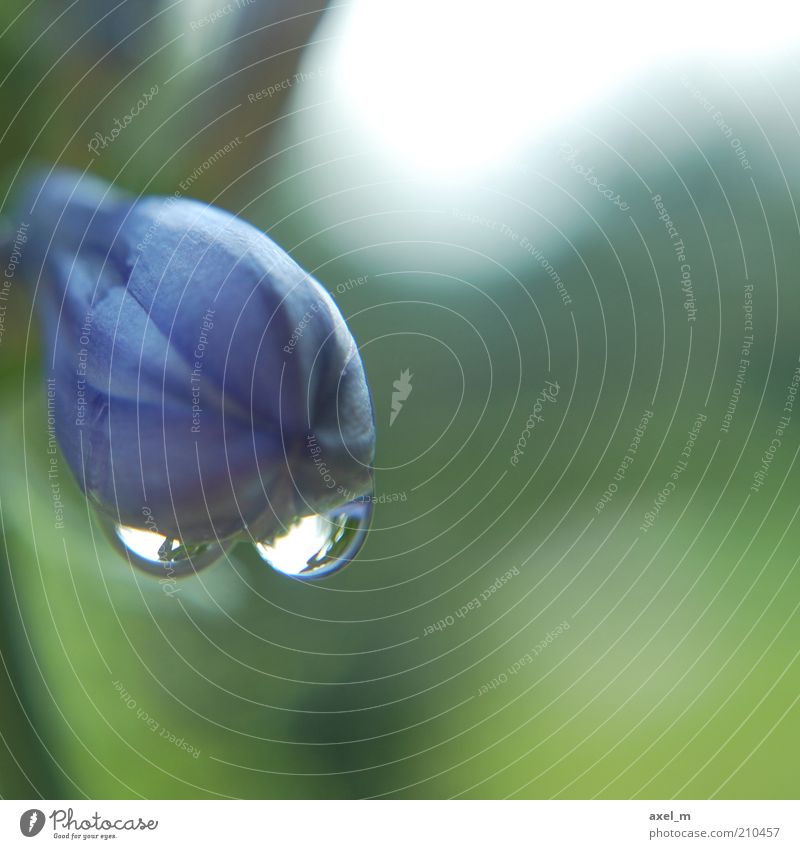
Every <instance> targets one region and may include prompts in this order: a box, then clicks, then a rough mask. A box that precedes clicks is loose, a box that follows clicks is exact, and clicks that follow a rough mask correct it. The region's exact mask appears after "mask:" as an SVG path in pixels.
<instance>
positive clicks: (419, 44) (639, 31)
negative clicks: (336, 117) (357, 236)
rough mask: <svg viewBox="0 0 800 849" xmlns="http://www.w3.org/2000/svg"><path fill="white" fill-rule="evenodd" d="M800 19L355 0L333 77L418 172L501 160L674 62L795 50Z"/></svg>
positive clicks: (656, 8) (719, 9) (679, 5)
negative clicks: (624, 84)
mask: <svg viewBox="0 0 800 849" xmlns="http://www.w3.org/2000/svg"><path fill="white" fill-rule="evenodd" d="M799 19H800V9H798V8H797V7H796V6H795V3H793V2H792V3H789V2H786V0H761V2H759V3H758V4H756V5H755V6H748V7H746V8H745V9H742V10H737V7H736V4H731V3H730V2H728V0H671V2H670V3H669V4H666V5H665V4H662V3H648V2H644V0H606V2H603V3H597V2H594V3H591V4H590V3H582V2H578V3H575V2H571V3H566V2H536V0H490V2H489V1H488V0H487V2H474V0H355V2H354V3H353V5H352V8H351V10H350V12H349V16H348V19H347V20H346V22H345V26H344V32H343V36H342V39H341V42H340V45H339V52H338V56H337V59H336V72H337V76H338V79H339V81H340V84H341V85H342V89H343V93H344V96H345V100H346V101H347V102H348V103H349V104H350V106H351V107H352V108H354V109H355V111H356V112H357V114H358V116H359V123H361V124H362V125H363V126H365V127H366V128H367V129H368V130H369V131H370V132H371V133H373V134H374V135H377V137H378V138H379V140H380V141H381V142H382V144H383V145H385V146H386V147H387V148H388V149H389V150H390V151H392V152H393V153H395V154H396V155H398V156H399V157H400V158H402V159H403V160H405V161H407V162H409V163H411V164H412V165H414V166H416V167H421V168H427V169H433V170H437V171H443V170H445V171H450V172H464V171H466V170H467V169H471V168H475V167H479V166H481V165H485V164H489V163H494V162H499V161H501V160H502V158H503V156H504V155H505V154H508V153H509V152H510V151H512V150H513V149H514V148H518V147H519V146H520V145H521V144H522V143H523V142H525V141H526V140H527V139H529V138H530V137H531V135H532V134H533V133H534V132H536V131H541V130H543V129H545V128H547V127H550V126H552V125H553V124H555V123H557V122H558V121H559V120H563V119H564V118H565V117H566V116H568V115H570V114H573V113H574V112H576V111H577V110H578V109H579V108H580V107H581V106H584V105H586V104H587V103H591V101H592V100H593V99H594V98H597V97H598V96H601V95H603V94H604V93H606V92H608V91H610V90H611V89H612V88H613V86H614V85H615V84H617V83H619V82H621V81H622V80H624V79H626V78H630V77H631V76H632V75H633V74H634V73H635V72H636V71H637V70H640V69H641V68H643V67H646V66H647V65H649V64H655V63H656V62H659V61H662V60H664V59H665V58H666V59H669V58H670V57H673V58H674V59H675V60H676V61H675V63H674V65H675V66H676V67H675V73H676V75H677V73H679V69H678V67H677V66H678V65H679V60H680V58H681V57H682V56H683V55H685V54H686V53H687V52H689V53H694V54H695V55H700V56H708V55H710V54H713V55H716V56H719V55H720V54H726V53H728V54H730V53H732V54H736V55H739V56H741V55H742V54H745V53H750V52H754V51H757V50H763V49H766V48H775V47H777V46H779V45H782V44H786V43H789V42H791V41H793V40H794V39H795V38H796V36H797V33H798V21H799Z"/></svg>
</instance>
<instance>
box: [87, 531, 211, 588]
mask: <svg viewBox="0 0 800 849" xmlns="http://www.w3.org/2000/svg"><path fill="white" fill-rule="evenodd" d="M102 522H103V524H104V526H105V527H106V530H107V532H108V535H109V537H110V538H111V541H112V542H113V543H114V544H115V545H116V546H117V548H119V549H120V550H121V551H122V553H123V554H124V555H125V556H126V557H128V558H130V562H131V563H132V564H133V565H134V566H136V567H137V568H139V569H141V570H142V571H144V572H147V573H149V574H150V575H156V576H158V577H160V578H181V577H183V576H184V575H193V574H194V573H195V572H199V571H200V570H201V569H205V568H206V567H207V566H210V565H211V564H212V563H214V562H216V561H217V560H219V558H220V557H222V555H223V554H224V553H225V549H226V548H227V545H225V544H219V543H201V544H200V545H188V544H186V543H182V542H180V541H179V540H176V539H170V538H168V537H165V536H163V535H162V534H157V533H155V532H154V531H148V530H142V529H141V528H133V527H129V526H127V525H120V524H118V523H116V522H112V521H111V520H109V519H106V518H105V517H102Z"/></svg>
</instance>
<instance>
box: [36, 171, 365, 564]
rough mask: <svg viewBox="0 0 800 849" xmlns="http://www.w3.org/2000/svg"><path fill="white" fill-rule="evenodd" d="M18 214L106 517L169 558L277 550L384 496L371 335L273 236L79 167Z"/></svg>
mask: <svg viewBox="0 0 800 849" xmlns="http://www.w3.org/2000/svg"><path fill="white" fill-rule="evenodd" d="M20 214H21V215H22V216H26V217H27V220H28V221H29V230H28V239H29V241H28V246H27V249H26V251H25V255H24V260H23V265H22V266H21V268H20V271H21V273H22V274H23V275H24V276H25V277H26V278H27V279H28V280H29V281H30V283H31V285H32V286H35V294H34V299H35V306H36V308H37V310H38V311H39V313H40V315H41V317H42V320H43V324H44V338H45V353H46V368H47V371H48V374H49V376H50V380H51V381H52V384H51V385H52V386H53V387H54V390H55V421H56V433H57V436H58V440H59V443H60V446H61V450H62V452H63V454H64V456H65V458H66V460H67V463H68V464H69V466H70V468H71V469H72V471H73V472H74V474H75V476H76V478H77V480H78V482H79V484H80V486H81V487H82V489H83V490H84V492H85V493H86V495H87V496H88V497H89V499H90V500H91V501H92V503H93V504H94V505H95V506H96V507H97V509H98V510H99V511H101V512H102V513H104V514H106V515H108V516H109V517H110V518H111V519H112V520H113V522H115V523H119V524H120V525H123V526H127V527H129V528H135V529H140V530H142V531H151V532H154V533H157V534H159V535H161V536H162V537H164V538H165V539H166V543H167V549H166V551H167V556H166V557H162V558H161V559H163V560H165V561H168V560H174V559H177V558H176V557H170V556H169V545H170V541H173V540H174V541H175V542H176V544H178V543H180V544H181V545H182V546H184V547H185V548H182V549H181V551H185V550H186V548H189V547H190V546H195V545H199V544H200V545H202V544H207V543H216V542H218V541H221V540H225V541H228V540H232V539H235V538H236V537H237V536H239V537H241V538H245V539H251V540H253V541H255V542H259V541H262V542H263V541H268V542H269V541H272V540H273V539H274V538H275V537H276V536H279V535H280V534H282V533H283V532H285V530H286V528H288V527H289V526H290V525H292V524H293V523H295V522H296V521H297V520H298V519H300V518H301V517H307V516H312V515H317V514H322V515H326V514H329V513H330V512H331V511H336V510H337V509H339V508H341V507H342V506H343V505H344V504H345V503H346V502H348V501H350V499H352V494H353V493H368V492H369V491H370V489H371V463H372V459H373V453H374V445H375V428H374V422H373V414H372V405H371V401H370V395H369V389H368V387H367V382H366V378H365V375H364V368H363V365H362V362H361V358H360V356H359V352H358V349H357V346H356V343H355V340H354V339H353V337H352V335H351V334H350V331H349V329H348V327H347V325H346V324H345V322H344V319H343V318H342V316H341V314H340V312H339V310H338V309H337V307H336V305H335V304H334V303H333V301H332V300H331V298H330V297H329V295H328V294H327V292H325V290H324V289H323V288H322V287H321V286H320V285H319V283H317V281H316V280H314V279H313V278H312V277H310V276H309V275H308V274H306V272H304V271H303V270H302V269H301V268H300V267H299V266H298V265H297V264H296V263H295V262H294V261H293V260H292V259H291V257H289V255H288V254H287V253H286V252H285V251H284V250H283V249H282V248H280V247H279V246H278V245H276V244H275V243H274V242H273V241H272V240H271V239H269V238H268V237H267V236H265V235H264V234H263V233H262V232H261V231H259V230H257V229H256V228H255V227H252V226H251V225H250V224H247V223H246V222H244V221H242V220H240V219H239V218H237V217H236V216H234V215H231V214H230V213H228V212H224V211H223V210H220V209H216V208H214V207H212V206H208V205H206V204H204V203H200V202H198V201H193V200H187V199H182V198H179V197H167V198H164V197H145V198H141V199H139V200H132V199H131V198H129V197H128V196H125V195H122V194H120V193H119V192H117V191H116V190H114V189H112V188H111V187H110V186H108V185H106V184H105V183H103V182H101V181H99V180H96V179H94V178H88V177H85V176H82V175H80V174H76V173H73V172H68V171H55V172H54V173H53V174H52V175H50V176H49V177H47V178H46V179H38V180H34V181H32V182H31V183H30V184H29V186H28V188H27V191H26V192H25V202H24V208H23V209H22V210H21V213H20ZM322 467H324V469H325V472H324V473H321V471H320V469H321V468H322ZM352 553H353V552H350V556H352ZM162 554H163V552H162ZM195 565H196V564H195ZM327 571H329V570H327Z"/></svg>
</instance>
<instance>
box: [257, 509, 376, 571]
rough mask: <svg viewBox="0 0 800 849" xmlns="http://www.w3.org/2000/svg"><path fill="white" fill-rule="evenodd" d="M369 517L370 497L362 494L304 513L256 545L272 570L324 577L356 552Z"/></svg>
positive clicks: (345, 563) (361, 542) (361, 541)
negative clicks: (317, 511) (318, 511)
mask: <svg viewBox="0 0 800 849" xmlns="http://www.w3.org/2000/svg"><path fill="white" fill-rule="evenodd" d="M371 518H372V496H371V495H364V496H361V497H360V498H356V499H355V500H354V501H350V502H348V503H347V504H343V505H342V506H341V507H337V508H336V509H334V510H331V511H330V512H328V513H321V514H317V515H314V516H303V517H302V518H300V519H298V520H297V521H296V522H295V523H294V524H292V525H290V526H289V527H288V528H287V529H286V530H285V532H284V533H283V534H280V535H277V536H275V537H273V538H272V539H270V540H266V541H264V542H259V543H257V544H256V551H258V554H259V556H260V557H261V558H262V560H265V561H266V562H267V563H268V564H269V565H270V566H271V567H272V568H273V569H275V570H276V571H277V572H280V573H281V574H283V575H289V576H291V577H293V578H302V579H309V578H323V577H325V576H327V575H330V574H332V573H333V572H337V571H338V570H339V569H341V568H342V567H343V566H346V565H347V564H348V563H349V562H350V561H351V560H352V559H353V558H354V557H355V556H356V554H357V553H358V551H359V549H360V548H361V546H362V545H363V544H364V540H365V539H366V536H367V529H368V528H369V523H370V519H371Z"/></svg>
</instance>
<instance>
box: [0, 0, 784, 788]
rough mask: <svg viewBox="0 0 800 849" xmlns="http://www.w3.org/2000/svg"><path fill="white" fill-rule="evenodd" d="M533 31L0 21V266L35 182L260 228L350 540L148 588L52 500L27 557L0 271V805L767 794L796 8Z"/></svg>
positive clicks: (776, 697) (35, 420) (161, 15)
mask: <svg viewBox="0 0 800 849" xmlns="http://www.w3.org/2000/svg"><path fill="white" fill-rule="evenodd" d="M562 5H563V6H564V7H565V8H563V9H558V8H545V7H543V5H542V4H538V3H518V2H512V0H498V2H493V3H454V2H450V0H433V2H430V3H428V4H423V3H421V2H416V0H415V2H409V3H388V2H375V3H369V2H367V1H366V0H358V2H354V3H349V4H339V3H330V4H328V5H327V6H325V5H323V4H321V3H320V2H319V0H297V2H289V0H279V1H278V2H270V1H269V0H251V2H246V0H238V1H237V0H232V2H230V3H227V4H226V3H224V2H222V0H177V2H167V0H139V2H133V0H123V2H120V3H118V4H116V5H115V4H114V2H108V3H101V2H95V1H94V0H75V2H64V1H63V0H58V2H56V0H30V2H23V0H4V2H3V4H2V6H1V7H0V47H1V48H2V49H0V97H2V106H3V108H2V113H3V118H4V120H3V122H2V125H1V126H0V176H1V178H2V180H1V182H0V192H2V194H1V195H0V197H2V206H1V207H0V214H2V215H4V216H5V217H4V218H3V227H4V228H5V231H6V232H5V235H6V236H8V235H9V228H10V232H11V235H12V236H13V228H14V226H15V225H14V222H13V221H12V220H11V219H10V218H9V217H8V210H9V209H10V208H11V207H12V205H13V200H14V197H15V192H16V191H17V189H18V187H19V185H20V182H21V180H22V179H23V177H24V174H25V173H26V170H27V169H28V168H30V167H32V166H33V165H36V164H42V163H46V164H48V165H51V164H54V163H57V164H61V165H69V166H71V167H75V168H79V169H81V170H86V171H87V172H90V173H93V174H97V175H100V176H102V177H104V178H106V179H107V180H109V181H113V182H114V183H115V184H118V185H119V186H120V187H122V188H125V189H127V190H129V191H131V192H133V193H135V194H151V193H161V194H173V193H175V192H180V193H181V194H183V195H185V196H191V197H197V198H201V199H203V200H205V201H209V202H212V203H215V204H218V205H220V206H222V207H224V208H226V209H229V210H232V211H234V212H236V213H237V214H240V215H241V216H242V217H243V218H245V219H247V220H249V221H251V222H253V223H254V224H255V225H256V226H258V227H261V228H262V229H263V230H264V231H265V232H267V233H269V234H270V235H271V236H272V237H273V238H274V239H276V240H277V241H278V242H279V243H280V244H281V245H282V246H283V247H284V248H286V250H288V251H289V252H290V253H291V255H292V256H293V257H294V258H295V259H296V260H297V261H298V262H299V263H300V264H301V265H302V266H304V267H305V268H307V269H308V270H309V271H311V272H312V273H313V274H314V275H315V276H316V277H317V278H318V279H319V280H320V281H321V282H322V283H323V285H325V286H326V287H327V288H328V290H329V291H330V292H331V294H332V295H333V297H334V298H335V300H336V302H337V304H338V305H339V307H340V309H341V311H342V312H343V314H344V315H345V317H346V318H347V319H348V321H349V323H350V325H351V327H352V330H353V333H354V334H355V336H356V338H357V340H358V342H359V345H360V347H361V350H362V354H363V357H364V361H365V364H366V368H367V372H368V376H369V380H370V385H371V388H372V391H373V396H374V402H375V410H376V417H377V426H378V455H377V468H376V495H377V497H378V500H379V503H378V504H377V505H376V510H375V516H374V523H373V529H372V531H371V533H370V536H369V539H368V541H367V544H366V546H365V547H364V549H363V551H362V554H361V556H360V557H359V558H358V560H357V561H356V562H355V563H353V564H351V565H350V566H349V567H348V568H347V569H345V570H343V571H342V572H341V573H339V574H337V575H336V576H334V577H332V578H330V579H328V580H325V581H322V582H319V583H301V582H295V581H292V580H290V579H287V578H285V577H283V576H281V575H279V574H277V573H275V572H272V571H271V570H270V569H269V568H268V567H266V566H265V564H264V563H263V562H261V561H260V560H259V559H258V558H257V557H256V556H255V554H254V552H253V551H251V550H249V549H248V548H247V547H240V548H237V549H236V550H235V551H234V552H233V554H232V555H231V556H230V558H228V559H226V560H224V561H222V562H220V563H219V564H217V565H216V566H215V567H213V568H211V569H209V570H207V571H206V572H203V573H202V574H200V575H198V576H197V577H194V578H192V579H187V580H185V581H183V582H182V583H181V585H180V591H179V592H177V593H174V594H171V595H170V594H167V593H165V592H164V588H163V586H162V585H160V584H159V582H158V581H156V580H154V579H152V578H150V577H148V576H147V575H144V574H142V573H138V572H136V571H133V570H132V569H131V567H130V566H129V564H128V563H127V562H126V561H125V560H124V559H123V558H121V557H120V556H119V555H118V554H117V553H116V552H115V551H114V550H113V549H112V548H111V547H110V545H109V544H108V542H107V541H106V538H105V536H104V534H103V533H102V532H101V530H100V528H99V526H98V524H97V523H96V521H95V519H94V517H93V516H92V514H91V511H90V510H89V509H88V508H87V505H86V503H85V501H84V500H83V498H82V497H81V496H80V493H79V491H78V489H77V487H76V486H75V485H74V483H73V482H72V481H71V479H70V478H69V474H68V471H67V469H66V467H65V466H64V465H63V464H62V466H61V469H62V472H61V478H60V483H61V485H62V493H63V495H64V499H65V508H64V526H63V528H59V527H57V524H58V523H57V521H56V516H55V514H54V509H53V503H52V497H51V490H50V483H49V480H48V468H49V459H48V454H47V445H48V435H47V423H46V408H45V389H44V386H43V378H42V370H41V355H40V340H39V336H38V327H37V324H36V320H35V316H34V315H33V314H32V310H31V304H32V299H33V292H32V288H31V286H30V285H29V284H28V282H27V281H23V280H18V279H16V278H15V277H14V276H13V274H12V279H11V285H10V287H9V288H8V289H7V301H6V304H5V306H6V310H5V313H4V316H3V318H4V321H3V324H2V331H3V332H2V336H1V337H0V381H1V383H0V389H2V404H1V405H0V446H1V447H2V465H1V466H0V470H1V471H0V522H1V524H0V532H1V533H2V543H3V544H2V547H1V548H0V555H1V556H2V569H1V570H0V655H1V656H2V665H0V735H1V738H0V739H2V745H0V794H1V795H2V796H3V797H7V798H9V797H10V798H14V797H16V798H29V797H38V796H42V797H45V798H82V797H89V798H117V797H124V798H139V797H149V798H153V797H155V798H162V797H163V798H182V797H189V798H192V797H209V798H220V797H223V798H224V797H248V798H273V797H278V798H283V797H304V798H320V797H327V798H349V797H372V796H382V797H437V798H438V797H453V796H459V797H468V798H474V797H506V796H511V797H529V798H551V797H556V798H593V797H599V798H629V797H640V798H672V797H678V798H707V797H723V798H794V797H796V796H797V793H798V787H799V786H800V768H799V767H798V763H799V762H800V759H798V757H797V755H798V740H800V674H799V670H800V665H799V664H798V654H800V617H799V616H798V607H800V574H798V535H799V534H800V523H799V522H798V512H800V487H799V486H798V483H797V481H796V478H797V474H798V471H797V460H798V452H800V406H794V405H793V399H794V397H795V396H794V395H793V394H792V390H793V388H796V385H797V383H796V379H795V375H796V373H797V369H798V366H799V365H800V361H799V359H798V358H799V357H800V338H799V337H798V332H797V316H798V314H799V310H800V286H798V263H799V262H800V218H799V217H798V209H797V203H798V189H799V188H800V155H799V154H798V150H800V129H799V128H798V121H800V86H798V73H799V71H798V68H799V67H800V64H799V63H800V41H799V40H798V39H797V37H796V36H797V32H798V30H797V21H796V17H797V13H796V12H794V11H792V10H790V9H788V8H787V7H786V4H779V3H771V2H762V3H760V4H758V5H757V6H753V7H750V8H748V9H747V11H746V13H741V14H740V13H737V12H734V11H733V10H732V9H728V8H727V7H726V6H725V4H722V3H718V2H711V0H709V2H708V3H701V4H694V5H693V6H692V5H690V4H688V3H685V2H679V3H677V6H675V7H674V8H673V4H671V7H670V11H669V13H666V12H663V13H662V12H660V11H658V10H656V9H653V10H648V9H640V8H638V7H637V6H636V4H632V3H629V2H625V0H618V2H609V3H604V4H599V5H598V6H597V7H596V8H595V9H590V8H589V7H586V8H583V7H581V6H580V5H579V6H578V7H577V8H575V7H574V6H572V5H569V6H567V4H562ZM640 5H649V4H640ZM154 86H155V87H157V94H155V95H154V96H153V97H152V98H151V99H150V101H149V102H148V103H147V105H146V107H145V108H143V109H141V110H139V112H138V114H136V115H135V116H134V117H133V118H132V119H131V120H129V121H126V120H125V116H127V115H129V114H130V113H131V110H132V109H133V107H134V106H135V105H136V103H137V101H138V100H139V99H140V98H141V97H142V94H143V93H144V92H148V91H151V90H152V89H153V87H154ZM117 120H118V121H120V123H122V124H123V125H124V128H123V129H122V130H121V131H120V132H119V133H117V134H115V138H113V139H112V140H111V141H110V142H108V143H107V144H106V145H105V146H103V147H100V146H98V145H94V147H95V148H96V149H95V150H92V148H91V146H90V141H91V140H92V138H96V136H95V134H97V133H99V134H100V135H101V136H110V133H111V130H112V128H114V127H115V126H116V125H115V121H117ZM664 216H666V218H665V217H664ZM667 219H669V221H667ZM671 226H672V228H673V229H672V230H670V227H671ZM8 262H9V257H8V256H4V257H3V262H2V265H3V268H4V269H8V265H7V263H8ZM3 273H5V272H3ZM743 349H745V350H746V352H747V354H746V356H745V357H744V358H743V356H742V351H743ZM743 359H745V360H746V364H745V365H744V366H743V365H742V360H743ZM406 369H408V370H409V371H410V372H411V375H412V377H411V384H412V391H411V393H410V395H409V397H408V399H407V400H406V401H405V403H404V405H403V408H402V410H401V412H400V414H399V415H398V416H397V419H396V420H395V422H394V423H393V424H392V425H391V426H390V424H389V413H390V409H391V398H392V392H393V382H394V381H396V380H398V378H399V377H400V373H401V371H403V370H406ZM793 380H794V381H795V382H794V383H793ZM548 381H549V382H550V383H548ZM554 385H557V387H558V390H557V392H555V390H554V389H553V386H554ZM548 387H549V388H550V398H547V397H545V398H544V399H543V398H542V395H541V393H542V392H543V390H544V389H546V388H548ZM787 398H788V399H789V403H788V404H787ZM726 416H727V418H726ZM784 416H785V417H787V418H788V422H784V423H783V424H782V422H781V418H782V417H784ZM643 419H644V420H645V421H646V428H641V427H640V423H641V422H642V420H643ZM637 429H638V432H637ZM778 430H780V431H781V435H780V437H779V438H780V445H779V446H778V447H777V448H776V449H775V450H774V451H773V450H772V449H770V446H771V444H773V440H774V439H775V438H776V433H777V431H778ZM632 445H633V446H634V449H635V450H634V451H631V446H632ZM687 445H688V446H689V449H688V450H687ZM768 451H770V454H769V462H768V463H764V461H763V458H764V456H765V452H768ZM515 452H516V453H515ZM626 457H628V458H629V460H626V459H625V458H626ZM762 465H764V466H766V472H765V473H764V474H763V476H762V477H758V474H759V472H760V471H761V470H762ZM673 474H674V475H675V476H674V477H673ZM670 483H672V484H674V487H673V486H670ZM612 485H613V486H612ZM613 487H616V489H614V491H613V492H612V491H611V489H613ZM663 493H666V494H663ZM604 494H605V496H604ZM660 494H661V495H660ZM381 496H384V498H383V503H380V500H381ZM657 502H660V503H658V510H656V509H655V506H654V505H655V504H656V503H657ZM648 514H654V515H650V517H649V518H648Z"/></svg>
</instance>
